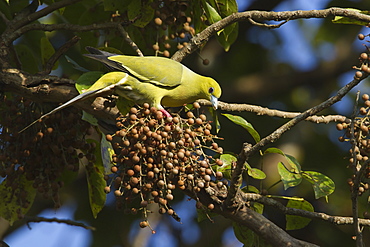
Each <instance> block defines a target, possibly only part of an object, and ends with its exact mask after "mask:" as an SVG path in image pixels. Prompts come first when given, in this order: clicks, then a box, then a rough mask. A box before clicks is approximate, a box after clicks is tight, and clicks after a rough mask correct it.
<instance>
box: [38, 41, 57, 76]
mask: <svg viewBox="0 0 370 247" xmlns="http://www.w3.org/2000/svg"><path fill="white" fill-rule="evenodd" d="M40 47H41V59H42V64H43V65H44V66H45V64H46V63H47V62H48V60H49V58H50V57H51V56H52V55H53V54H54V53H55V49H54V47H53V45H52V44H51V43H50V41H49V39H48V38H47V37H41V40H40ZM58 65H59V62H58V61H57V62H56V63H55V64H54V65H53V69H56V68H57V67H58Z"/></svg>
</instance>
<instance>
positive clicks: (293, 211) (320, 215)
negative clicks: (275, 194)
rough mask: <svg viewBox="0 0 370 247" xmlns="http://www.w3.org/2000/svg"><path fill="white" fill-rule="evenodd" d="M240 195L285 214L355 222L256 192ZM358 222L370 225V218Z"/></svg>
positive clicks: (336, 221) (347, 222)
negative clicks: (290, 206)
mask: <svg viewBox="0 0 370 247" xmlns="http://www.w3.org/2000/svg"><path fill="white" fill-rule="evenodd" d="M240 195H241V196H242V198H243V199H244V200H245V201H255V202H259V203H261V204H263V205H266V206H271V207H274V208H276V209H278V210H279V211H281V212H282V213H284V214H289V215H297V216H302V217H306V218H309V219H318V220H323V221H327V222H330V223H333V224H335V225H352V224H354V219H353V217H343V216H333V215H328V214H325V213H317V212H310V211H306V210H303V209H298V208H289V207H286V206H284V205H283V204H282V203H280V202H278V201H276V200H274V199H271V198H268V197H266V196H262V195H260V194H255V193H240ZM358 222H359V224H360V225H362V226H370V220H369V219H358Z"/></svg>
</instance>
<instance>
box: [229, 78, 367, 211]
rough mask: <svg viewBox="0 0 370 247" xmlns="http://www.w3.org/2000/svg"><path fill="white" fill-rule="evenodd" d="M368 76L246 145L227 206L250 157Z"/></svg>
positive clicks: (331, 103) (349, 84)
mask: <svg viewBox="0 0 370 247" xmlns="http://www.w3.org/2000/svg"><path fill="white" fill-rule="evenodd" d="M367 76H368V74H365V73H363V76H362V77H361V78H360V79H353V80H352V81H351V82H350V83H348V84H347V85H345V86H344V87H342V88H341V89H340V90H339V91H338V93H337V95H335V96H333V97H330V98H329V99H327V100H326V101H324V102H323V103H321V104H319V105H317V106H315V107H312V108H310V109H308V110H306V111H305V112H303V113H301V114H299V115H298V116H296V117H295V118H293V119H292V120H290V121H289V122H287V123H286V124H284V125H282V126H281V127H279V128H278V129H277V130H275V131H274V132H273V133H271V134H270V135H268V136H267V137H265V138H263V139H262V140H261V141H259V142H258V143H257V144H255V145H254V146H253V147H250V148H249V146H247V145H244V147H243V149H242V151H241V153H240V154H239V156H238V162H237V166H236V167H235V170H233V173H232V178H231V181H230V189H229V193H228V195H227V198H226V200H225V203H226V205H227V206H228V207H231V206H232V204H233V203H234V198H235V195H236V193H237V191H238V189H239V186H238V184H239V181H240V178H241V174H242V171H243V167H244V163H245V162H246V161H247V159H248V157H250V156H251V155H253V154H255V153H256V152H258V151H259V150H260V149H261V148H262V147H263V146H265V145H266V144H269V143H272V142H275V141H276V140H277V139H279V138H280V137H281V135H283V134H284V133H285V132H287V131H288V130H290V129H291V128H292V127H294V126H295V125H297V124H298V123H299V122H301V121H302V120H304V119H306V118H307V117H309V116H312V115H314V114H317V113H318V112H320V111H322V110H324V109H326V108H328V107H329V106H331V105H333V104H334V103H336V102H338V101H340V100H341V99H342V98H343V97H344V96H345V95H346V94H347V93H348V92H349V91H350V90H351V89H352V88H353V87H355V86H356V85H357V84H359V83H360V82H361V81H362V80H363V79H365V78H366V77H367ZM247 147H248V148H247Z"/></svg>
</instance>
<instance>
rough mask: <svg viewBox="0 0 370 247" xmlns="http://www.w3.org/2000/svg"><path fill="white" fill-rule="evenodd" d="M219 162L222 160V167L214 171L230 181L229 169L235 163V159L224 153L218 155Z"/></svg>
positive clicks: (232, 155)
mask: <svg viewBox="0 0 370 247" xmlns="http://www.w3.org/2000/svg"><path fill="white" fill-rule="evenodd" d="M220 160H222V162H223V165H222V166H216V170H217V171H219V172H222V174H223V177H224V178H225V179H231V168H232V166H233V164H234V163H235V162H236V161H237V157H236V156H235V155H234V154H229V153H225V154H222V155H220Z"/></svg>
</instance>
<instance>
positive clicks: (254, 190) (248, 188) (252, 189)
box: [241, 185, 260, 194]
mask: <svg viewBox="0 0 370 247" xmlns="http://www.w3.org/2000/svg"><path fill="white" fill-rule="evenodd" d="M241 190H242V191H243V192H244V193H256V194H259V193H260V191H259V189H257V188H256V187H254V186H253V185H246V186H244V187H243V188H241Z"/></svg>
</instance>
